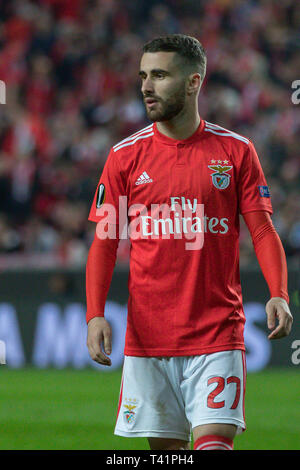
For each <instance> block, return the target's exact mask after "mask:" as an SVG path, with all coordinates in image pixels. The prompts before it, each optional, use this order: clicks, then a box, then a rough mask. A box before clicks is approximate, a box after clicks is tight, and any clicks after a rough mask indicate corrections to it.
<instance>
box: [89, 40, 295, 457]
mask: <svg viewBox="0 0 300 470" xmlns="http://www.w3.org/2000/svg"><path fill="white" fill-rule="evenodd" d="M205 70H206V55H205V51H204V49H203V47H202V45H201V43H200V42H199V41H198V40H196V39H195V38H192V37H189V36H186V35H181V34H175V35H170V36H166V37H158V38H155V39H153V40H152V41H150V42H148V43H147V44H145V45H144V48H143V54H142V57H141V62H140V70H139V76H140V78H141V91H142V95H143V99H144V102H145V106H146V112H147V116H148V118H149V120H150V121H152V124H150V125H148V126H147V127H145V128H144V129H141V130H139V131H137V132H136V133H135V134H133V135H131V136H129V137H128V138H125V139H123V140H122V141H121V142H119V143H116V145H114V146H113V147H112V148H111V150H110V153H109V155H108V158H107V161H106V164H105V167H104V170H103V173H102V175H101V177H100V181H99V185H98V186H97V190H96V193H95V197H94V201H93V203H92V207H91V210H90V214H89V220H91V221H94V222H97V226H96V233H95V238H94V241H93V243H92V245H91V248H90V251H89V255H88V260H87V267H86V293H87V318H86V319H87V323H88V338H87V346H88V349H89V353H90V355H91V357H92V359H93V360H95V361H97V362H99V363H100V364H105V365H108V366H109V365H110V364H111V361H110V358H109V357H108V356H109V354H110V353H111V347H112V338H111V328H110V325H109V323H108V322H107V320H106V319H105V318H104V306H105V301H106V296H107V292H108V289H109V286H110V282H111V278H112V273H113V269H114V265H115V260H116V251H117V247H118V241H119V239H120V237H123V235H124V227H125V230H128V232H129V234H130V239H131V252H130V274H129V300H128V317H127V330H126V340H125V351H124V355H125V358H124V364H123V375H122V383H121V389H120V397H119V405H118V412H117V422H116V427H115V434H117V435H120V436H128V437H131V436H135V437H137V436H144V437H147V438H148V442H149V445H150V448H151V449H155V450H159V449H166V450H171V449H188V448H189V446H190V439H191V432H192V433H193V438H194V449H195V450H209V449H223V450H231V449H233V439H234V436H235V435H236V433H238V432H241V431H242V430H244V429H245V417H244V394H245V381H246V365H245V346H244V339H243V329H244V323H245V316H244V311H243V305H242V295H241V285H240V275H239V216H240V214H242V215H243V217H244V219H245V221H246V224H247V226H248V228H249V231H250V233H251V236H252V240H253V245H254V249H255V252H256V256H257V259H258V261H259V264H260V267H261V270H262V272H263V275H264V277H265V279H266V282H267V284H268V287H269V290H270V300H269V301H268V302H267V304H266V314H267V323H268V327H269V328H270V330H271V332H270V335H269V339H270V340H274V339H278V338H282V337H284V336H286V335H288V334H289V332H290V330H291V325H292V315H291V313H290V310H289V306H288V301H289V297H288V292H287V266H286V259H285V254H284V250H283V247H282V244H281V241H280V239H279V237H278V234H277V233H276V231H275V229H274V226H273V224H272V220H271V217H270V215H271V214H272V206H271V201H270V193H269V190H268V186H267V183H266V180H265V177H264V174H263V171H262V168H261V165H260V162H259V159H258V156H257V153H256V151H255V148H254V146H253V143H252V142H251V141H250V140H249V139H248V138H246V137H244V136H241V135H239V134H237V133H235V132H233V131H231V130H228V129H225V128H223V127H221V126H219V125H217V124H214V123H210V122H207V121H206V120H205V119H204V118H203V117H200V115H199V111H198V94H199V91H200V88H201V85H202V83H203V79H204V76H205ZM124 207H125V218H124ZM124 219H126V220H125V222H124ZM126 223H127V225H128V226H126ZM105 234H106V235H105Z"/></svg>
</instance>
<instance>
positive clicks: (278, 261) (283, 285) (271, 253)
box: [243, 210, 293, 339]
mask: <svg viewBox="0 0 300 470" xmlns="http://www.w3.org/2000/svg"><path fill="white" fill-rule="evenodd" d="M243 217H244V220H245V222H246V225H247V227H248V229H249V232H250V234H251V237H252V242H253V246H254V250H255V253H256V257H257V260H258V262H259V265H260V267H261V270H262V273H263V276H264V278H265V280H266V282H267V284H268V287H269V290H270V296H271V298H270V300H269V301H268V302H267V304H266V314H267V322H268V328H269V329H271V330H273V331H272V332H271V333H270V335H269V336H268V338H269V339H279V338H283V337H284V336H287V335H288V334H289V333H290V331H291V328H292V323H293V317H292V314H291V312H290V309H289V305H288V302H289V296H288V288H287V280H288V274H287V264H286V257H285V252H284V249H283V246H282V243H281V240H280V238H279V236H278V234H277V232H276V230H275V227H274V225H273V223H272V219H271V217H270V214H269V213H268V212H267V211H264V210H258V211H253V212H247V213H245V214H243ZM276 319H277V320H278V324H277V325H276Z"/></svg>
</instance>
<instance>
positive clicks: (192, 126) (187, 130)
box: [156, 113, 201, 140]
mask: <svg viewBox="0 0 300 470" xmlns="http://www.w3.org/2000/svg"><path fill="white" fill-rule="evenodd" d="M200 120H201V119H200V116H199V114H198V113H197V115H196V116H194V117H193V118H192V119H185V120H182V119H178V120H177V121H176V118H175V119H173V120H171V121H157V123H156V125H157V129H158V130H159V132H161V134H164V135H166V136H167V137H170V138H171V139H176V140H183V139H188V138H189V137H190V136H191V135H193V134H194V132H196V130H197V129H198V127H199V124H200Z"/></svg>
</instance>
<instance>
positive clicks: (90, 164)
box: [0, 0, 300, 267]
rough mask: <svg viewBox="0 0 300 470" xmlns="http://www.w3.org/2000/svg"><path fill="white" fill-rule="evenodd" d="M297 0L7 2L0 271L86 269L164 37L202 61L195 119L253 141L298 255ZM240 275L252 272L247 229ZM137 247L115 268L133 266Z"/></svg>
mask: <svg viewBox="0 0 300 470" xmlns="http://www.w3.org/2000/svg"><path fill="white" fill-rule="evenodd" d="M299 15H300V4H299V2H294V1H293V0H282V1H281V2H278V1H276V0H269V1H263V2H261V1H256V0H246V1H244V0H243V1H240V0H215V1H208V0H203V1H200V2H195V1H193V0H187V1H185V2H182V1H181V0H165V1H164V2H162V1H158V0H156V1H150V0H139V1H138V2H127V3H126V4H125V2H122V1H121V0H12V1H10V2H7V1H4V0H2V1H1V0H0V79H1V80H4V81H5V83H6V85H7V95H8V96H7V105H6V106H1V108H0V266H2V267H10V266H12V267H16V266H30V267H33V266H37V267H39V266H67V267H68V266H83V265H85V263H86V256H87V251H88V249H89V245H90V243H91V242H92V239H93V236H94V230H95V227H94V224H91V223H89V222H88V221H87V217H88V213H89V209H90V205H91V203H92V200H93V196H94V192H95V189H96V185H97V183H98V179H99V176H100V174H101V171H102V168H103V165H104V163H105V160H106V158H107V155H108V152H109V149H110V147H111V146H112V145H114V144H115V143H116V142H118V141H120V140H121V139H122V138H124V137H126V136H127V135H129V134H131V133H133V132H135V131H136V130H138V129H140V128H142V127H144V126H146V125H147V124H148V121H147V119H146V114H145V110H144V106H143V102H142V99H141V93H140V81H139V78H138V67H139V60H140V55H141V47H142V44H143V43H144V42H146V41H148V40H150V39H152V38H153V37H155V36H157V35H163V34H168V33H176V32H181V33H185V34H189V35H192V36H195V37H197V38H198V39H199V40H200V41H201V42H202V43H203V45H204V47H205V49H206V51H207V56H208V67H207V77H206V79H205V82H204V85H203V89H202V92H201V93H200V96H199V109H200V113H201V116H202V117H204V118H205V119H207V120H208V121H211V122H215V123H217V124H219V125H221V126H223V127H226V128H229V129H232V130H234V131H236V132H238V133H241V134H242V135H245V136H247V137H249V138H250V139H252V140H253V142H254V144H255V146H256V148H257V151H258V153H259V156H260V159H261V163H262V166H263V168H264V171H265V174H266V177H267V180H268V183H269V186H270V191H271V195H272V202H273V206H274V216H273V220H274V224H275V226H276V228H277V230H278V232H279V234H280V236H281V238H282V241H283V243H284V247H285V250H286V253H287V256H288V261H289V263H290V264H295V265H296V264H297V263H298V261H299V253H300V192H299V187H300V156H299V150H298V147H299V146H298V145H297V144H298V142H297V136H298V135H299V128H300V114H299V109H298V108H297V106H296V105H293V103H292V102H291V94H292V89H291V84H292V82H293V81H294V80H296V79H298V78H299V76H298V73H299V68H300V55H299V34H298V29H297V20H299ZM240 243H241V266H248V265H250V264H255V263H256V259H255V255H254V252H253V247H252V243H251V240H250V236H249V234H248V232H247V229H246V227H245V224H244V223H243V221H242V219H241V237H240ZM128 259H129V242H128V241H124V240H122V241H121V243H120V246H119V250H118V262H119V263H120V264H122V263H123V264H125V265H127V263H128Z"/></svg>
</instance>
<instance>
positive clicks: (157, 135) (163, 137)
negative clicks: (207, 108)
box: [153, 119, 204, 145]
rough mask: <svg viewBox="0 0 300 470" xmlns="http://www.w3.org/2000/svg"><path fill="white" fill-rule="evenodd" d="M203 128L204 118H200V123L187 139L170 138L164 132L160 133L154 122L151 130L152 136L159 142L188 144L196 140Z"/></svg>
mask: <svg viewBox="0 0 300 470" xmlns="http://www.w3.org/2000/svg"><path fill="white" fill-rule="evenodd" d="M203 128H204V119H200V124H199V126H198V128H197V129H196V131H195V132H194V133H193V134H192V135H190V137H188V138H187V139H182V140H177V139H172V138H171V137H168V136H166V135H165V134H162V133H161V132H159V130H158V129H157V126H156V122H154V124H153V131H154V137H155V139H157V140H159V141H160V142H162V143H164V144H167V145H186V144H190V143H191V142H194V141H196V140H198V139H199V138H200V136H201V134H202V131H203Z"/></svg>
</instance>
